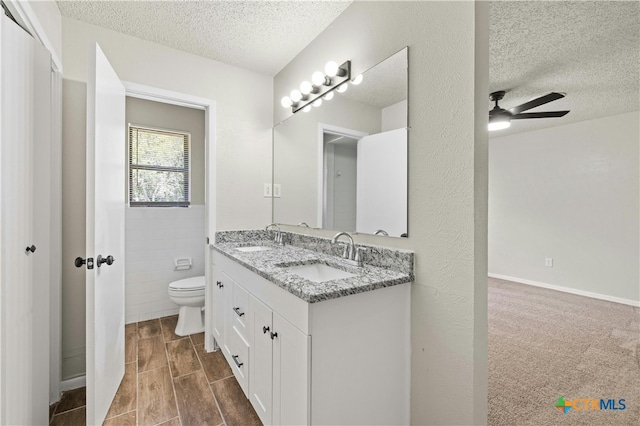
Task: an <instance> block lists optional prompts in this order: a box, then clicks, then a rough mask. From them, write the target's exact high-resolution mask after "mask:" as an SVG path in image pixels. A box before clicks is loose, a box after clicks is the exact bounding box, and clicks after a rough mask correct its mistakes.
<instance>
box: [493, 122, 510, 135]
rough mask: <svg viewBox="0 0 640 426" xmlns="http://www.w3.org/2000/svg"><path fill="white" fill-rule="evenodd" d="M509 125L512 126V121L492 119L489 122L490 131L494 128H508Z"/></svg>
mask: <svg viewBox="0 0 640 426" xmlns="http://www.w3.org/2000/svg"><path fill="white" fill-rule="evenodd" d="M509 127H511V122H510V121H509V120H502V121H490V122H489V131H490V132H492V131H494V130H502V129H508V128H509Z"/></svg>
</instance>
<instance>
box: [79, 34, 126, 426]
mask: <svg viewBox="0 0 640 426" xmlns="http://www.w3.org/2000/svg"><path fill="white" fill-rule="evenodd" d="M88 58H89V74H88V78H87V241H86V243H87V265H86V267H87V270H86V272H87V281H86V286H87V288H86V291H87V308H86V309H87V312H86V314H87V367H86V368H87V424H91V425H93V424H96V425H100V424H102V422H103V420H104V418H105V416H106V414H107V411H108V410H109V406H110V405H111V402H112V401H113V397H114V396H115V394H116V391H117V390H118V386H119V385H120V381H121V380H122V377H123V376H124V209H125V158H126V154H125V145H126V143H125V134H126V133H125V90H124V86H123V85H122V83H121V82H120V79H119V78H118V76H117V75H116V73H115V71H114V70H113V68H112V67H111V65H110V64H109V61H108V60H107V58H106V56H105V55H104V53H103V52H102V50H101V49H100V47H99V46H98V45H97V44H96V43H92V44H91V46H89V56H88ZM109 256H111V258H110V257H109ZM89 258H92V259H93V265H89V264H88V263H89ZM105 259H106V261H105ZM112 259H113V262H111V260H112ZM89 266H92V269H89Z"/></svg>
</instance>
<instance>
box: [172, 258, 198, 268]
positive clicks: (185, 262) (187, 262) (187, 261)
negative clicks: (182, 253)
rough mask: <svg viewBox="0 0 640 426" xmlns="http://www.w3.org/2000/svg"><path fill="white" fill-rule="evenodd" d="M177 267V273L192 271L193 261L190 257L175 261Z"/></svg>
mask: <svg viewBox="0 0 640 426" xmlns="http://www.w3.org/2000/svg"><path fill="white" fill-rule="evenodd" d="M174 263H175V267H174V268H173V269H174V270H175V271H184V270H187V269H191V266H193V262H192V261H191V258H190V257H181V258H178V259H175V262H174Z"/></svg>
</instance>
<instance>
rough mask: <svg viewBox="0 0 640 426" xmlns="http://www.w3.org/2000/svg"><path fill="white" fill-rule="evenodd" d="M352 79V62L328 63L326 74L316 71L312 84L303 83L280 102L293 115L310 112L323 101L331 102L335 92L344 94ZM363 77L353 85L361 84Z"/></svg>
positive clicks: (357, 78)
mask: <svg viewBox="0 0 640 426" xmlns="http://www.w3.org/2000/svg"><path fill="white" fill-rule="evenodd" d="M350 78H351V61H346V62H344V63H343V64H342V65H338V64H337V63H336V62H333V61H330V62H327V63H326V65H325V67H324V73H322V72H321V71H316V72H314V73H313V74H312V75H311V83H309V82H308V81H303V82H302V83H300V90H298V89H293V90H292V91H291V93H289V96H285V97H283V98H282V99H281V100H280V104H281V105H282V106H283V107H284V108H291V109H292V111H293V113H296V112H298V111H300V110H303V111H305V112H308V111H309V110H310V109H311V105H313V106H316V107H318V106H320V105H321V104H322V99H324V100H326V101H329V100H331V99H332V98H333V96H334V90H336V89H337V91H338V92H340V93H344V92H345V91H346V90H347V89H348V84H347V83H348V82H349V79H350ZM360 81H362V76H361V75H359V76H357V77H356V78H355V79H354V81H353V82H352V83H353V84H359V83H360Z"/></svg>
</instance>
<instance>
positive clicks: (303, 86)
mask: <svg viewBox="0 0 640 426" xmlns="http://www.w3.org/2000/svg"><path fill="white" fill-rule="evenodd" d="M312 90H313V86H312V85H311V83H309V82H308V81H303V82H302V83H300V91H301V92H302V94H303V95H308V94H309V93H311V91H312Z"/></svg>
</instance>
